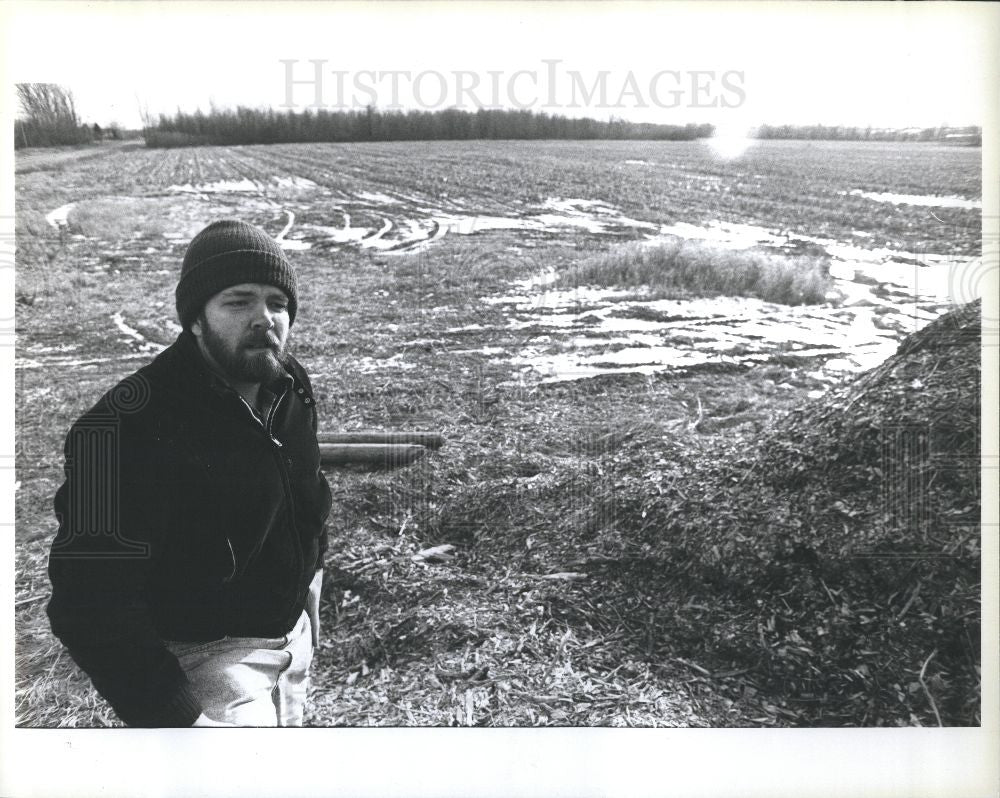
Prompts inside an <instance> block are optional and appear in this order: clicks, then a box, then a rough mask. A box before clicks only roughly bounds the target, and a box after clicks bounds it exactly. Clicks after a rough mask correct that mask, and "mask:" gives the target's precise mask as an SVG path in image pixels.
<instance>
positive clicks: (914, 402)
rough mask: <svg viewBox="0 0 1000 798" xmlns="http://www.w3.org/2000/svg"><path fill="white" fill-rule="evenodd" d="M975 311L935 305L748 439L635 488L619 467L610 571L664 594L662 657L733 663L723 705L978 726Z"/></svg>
mask: <svg viewBox="0 0 1000 798" xmlns="http://www.w3.org/2000/svg"><path fill="white" fill-rule="evenodd" d="M980 313H981V310H980V307H979V305H978V303H973V304H970V305H968V306H965V307H962V308H959V309H958V310H956V311H954V312H952V313H950V314H947V315H946V316H944V317H942V318H941V319H940V320H938V321H937V322H935V323H934V324H932V325H930V326H929V327H927V328H926V329H924V330H923V331H921V332H920V333H918V334H916V335H914V336H911V337H910V338H908V339H906V340H905V341H904V342H903V343H902V344H901V346H900V347H899V350H898V352H897V354H896V355H894V356H893V357H891V358H889V359H888V360H887V361H886V362H885V363H883V364H882V365H881V366H879V367H878V368H875V369H873V370H871V371H869V372H867V373H865V374H864V375H862V376H861V377H859V378H858V379H857V380H855V381H854V382H853V383H851V384H850V385H847V386H845V387H844V388H842V389H840V390H838V391H834V392H831V393H830V394H828V395H827V396H825V397H823V398H821V399H819V400H815V401H812V402H809V403H807V404H805V405H803V406H801V407H800V408H798V409H796V410H794V411H792V412H791V413H789V414H788V415H786V416H784V417H782V418H779V419H776V420H775V421H774V422H773V423H772V424H771V425H770V429H769V430H767V431H766V432H765V433H764V434H763V435H762V436H761V437H760V440H759V444H757V445H755V446H754V445H752V444H751V442H750V441H748V440H743V441H739V440H734V441H731V442H728V443H726V444H722V445H720V447H719V449H718V450H717V451H716V452H715V456H714V457H713V458H711V459H706V458H702V459H700V460H699V461H697V462H695V463H694V464H693V465H694V467H693V469H692V470H691V471H690V472H688V473H685V474H678V473H677V472H676V470H675V472H674V473H673V474H671V475H666V474H665V473H661V474H660V475H658V476H657V477H655V478H654V479H650V476H649V473H648V472H647V473H646V475H645V477H644V479H643V480H642V481H641V482H644V483H646V484H645V485H643V484H641V483H640V480H638V479H637V478H636V475H637V473H638V471H637V469H636V466H639V465H640V463H639V462H634V463H632V464H630V465H629V467H628V468H627V474H626V476H625V478H624V479H623V480H622V483H621V486H620V487H621V490H620V491H619V494H620V496H621V497H622V498H621V500H620V502H619V512H618V519H617V520H618V525H619V528H620V529H622V531H623V534H624V536H625V538H626V539H627V541H628V547H627V548H628V550H629V551H630V553H632V554H633V555H634V560H633V565H632V566H631V567H625V568H622V567H620V566H622V565H623V564H624V563H625V562H626V558H624V557H623V558H621V560H620V561H619V562H618V563H617V565H618V566H619V568H618V571H619V573H617V574H615V578H614V583H615V586H616V588H618V589H620V590H621V591H622V592H623V594H627V595H631V596H633V597H634V596H636V595H637V594H638V595H641V596H645V597H649V596H655V595H657V594H658V593H659V594H660V595H663V596H673V597H674V598H671V599H670V600H669V601H668V602H667V604H668V605H670V604H672V605H673V607H672V608H671V616H670V628H669V631H667V632H666V633H665V634H666V637H667V644H666V645H664V646H663V647H662V648H663V649H665V650H670V651H671V653H672V654H674V655H675V656H676V655H678V654H679V655H680V656H681V657H684V658H686V661H690V660H692V659H697V660H698V661H700V662H701V667H703V669H704V670H706V671H710V670H711V671H713V672H718V671H719V670H722V671H726V672H739V673H742V674H745V676H744V678H743V679H740V680H739V681H738V682H736V683H735V684H730V685H728V688H729V690H730V693H731V694H734V698H736V699H737V700H741V701H751V703H753V702H755V701H757V700H758V699H757V697H758V695H760V694H764V695H769V696H770V697H771V698H770V699H769V700H774V699H775V698H776V697H779V696H780V697H781V698H782V700H783V703H781V702H777V704H766V703H765V704H764V707H765V709H766V708H767V707H770V708H771V710H773V711H769V714H770V715H771V716H772V717H774V718H777V720H778V722H781V721H782V720H784V721H785V722H791V723H803V724H805V723H808V724H811V725H818V724H822V725H841V724H849V725H855V724H874V725H883V724H900V725H904V724H929V725H939V724H940V725H949V724H952V725H976V724H978V723H979V717H980V716H979V584H978V581H979V571H980V536H979V532H980V530H979V523H980V522H979V519H980V501H979V495H978V485H979V418H980V412H979V395H980V349H979V342H980V335H979V326H980ZM741 449H742V453H741V451H740V450H741ZM667 470H668V469H663V471H664V472H665V471H667ZM664 476H667V479H666V480H664ZM665 481H666V482H667V483H668V487H666V489H663V488H662V487H660V486H662V485H663V484H664V482H665ZM651 482H655V483H658V484H657V487H658V495H657V496H656V497H655V498H652V499H651V498H650V493H651V491H650V488H651V487H652V486H651V485H650V483H651ZM640 566H641V567H640ZM678 604H681V606H680V607H678V606H676V605H678ZM664 606H666V605H664V604H663V603H661V608H663V607H664ZM692 607H700V608H701V609H700V610H693V609H690V608H692ZM750 712H751V714H752V709H751V710H750ZM764 717H766V715H764Z"/></svg>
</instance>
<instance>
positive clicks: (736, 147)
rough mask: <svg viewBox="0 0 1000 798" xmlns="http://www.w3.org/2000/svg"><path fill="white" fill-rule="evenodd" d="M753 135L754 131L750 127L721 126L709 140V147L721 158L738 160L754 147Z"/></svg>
mask: <svg viewBox="0 0 1000 798" xmlns="http://www.w3.org/2000/svg"><path fill="white" fill-rule="evenodd" d="M752 133H753V129H752V128H749V127H738V126H730V125H719V126H718V127H716V128H715V133H714V134H713V135H712V137H711V138H710V139H708V146H709V147H711V148H712V151H713V152H714V153H715V154H716V155H717V156H718V157H719V158H723V159H725V160H730V159H732V158H738V157H739V156H741V155H742V154H743V153H744V152H746V151H747V149H748V148H749V147H750V146H751V145H753V143H754V139H752V138H751V134H752Z"/></svg>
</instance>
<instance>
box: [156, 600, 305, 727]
mask: <svg viewBox="0 0 1000 798" xmlns="http://www.w3.org/2000/svg"><path fill="white" fill-rule="evenodd" d="M312 638H313V631H312V623H311V622H310V618H309V613H307V612H306V611H303V612H302V615H301V616H300V617H299V620H298V623H296V624H295V628H294V629H292V631H290V632H289V633H288V634H287V635H284V636H282V637H273V638H271V637H224V638H223V639H221V640H213V641H211V642H209V643H175V642H171V641H167V648H169V649H170V651H171V652H172V653H173V654H174V656H176V657H177V660H178V661H179V662H180V665H181V667H182V668H183V669H184V672H185V673H186V674H187V677H188V680H189V682H190V684H191V690H192V692H193V693H194V694H195V696H196V697H197V698H198V700H199V701H200V702H201V706H202V712H204V714H205V715H207V716H208V717H209V718H211V719H212V720H217V721H223V722H225V723H233V724H235V725H237V726H301V725H302V714H303V711H304V709H305V702H306V693H307V692H308V689H309V665H310V663H311V662H312V654H313V645H312V642H313V641H312Z"/></svg>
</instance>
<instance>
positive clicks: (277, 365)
mask: <svg viewBox="0 0 1000 798" xmlns="http://www.w3.org/2000/svg"><path fill="white" fill-rule="evenodd" d="M191 332H192V333H194V335H195V337H196V338H197V339H198V343H199V344H200V346H201V351H202V353H203V354H204V355H205V356H206V358H207V359H208V361H209V365H211V366H213V367H214V368H215V369H216V370H217V371H219V372H220V373H221V374H223V376H225V377H227V378H228V379H229V381H230V382H235V383H267V382H271V381H272V380H274V379H277V378H278V377H280V376H281V375H282V374H284V373H285V370H284V369H283V368H282V366H281V363H282V361H283V359H284V354H285V342H286V341H287V339H288V297H287V296H286V295H285V292H284V291H282V290H281V289H280V288H277V287H276V286H273V285H265V284H263V283H240V284H239V285H233V286H230V287H229V288H226V289H225V290H223V291H220V292H219V293H218V294H216V295H215V296H213V297H212V298H211V299H209V300H208V302H206V303H205V307H204V309H203V310H202V312H201V315H200V316H199V317H198V320H197V321H195V323H194V324H192V325H191Z"/></svg>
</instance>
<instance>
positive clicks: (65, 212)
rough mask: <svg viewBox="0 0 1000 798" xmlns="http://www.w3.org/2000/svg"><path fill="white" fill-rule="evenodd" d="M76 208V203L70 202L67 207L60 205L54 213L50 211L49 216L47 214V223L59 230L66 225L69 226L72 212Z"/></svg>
mask: <svg viewBox="0 0 1000 798" xmlns="http://www.w3.org/2000/svg"><path fill="white" fill-rule="evenodd" d="M75 207H76V203H75V202H69V203H67V204H66V205H60V206H59V207H58V208H56V209H55V210H54V211H49V212H48V213H47V214H45V221H46V222H48V223H49V224H50V225H52V227H55V228H56V229H57V230H58V229H59V228H60V227H65V226H66V225H68V224H69V214H70V211H72V210H73V208H75Z"/></svg>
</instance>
